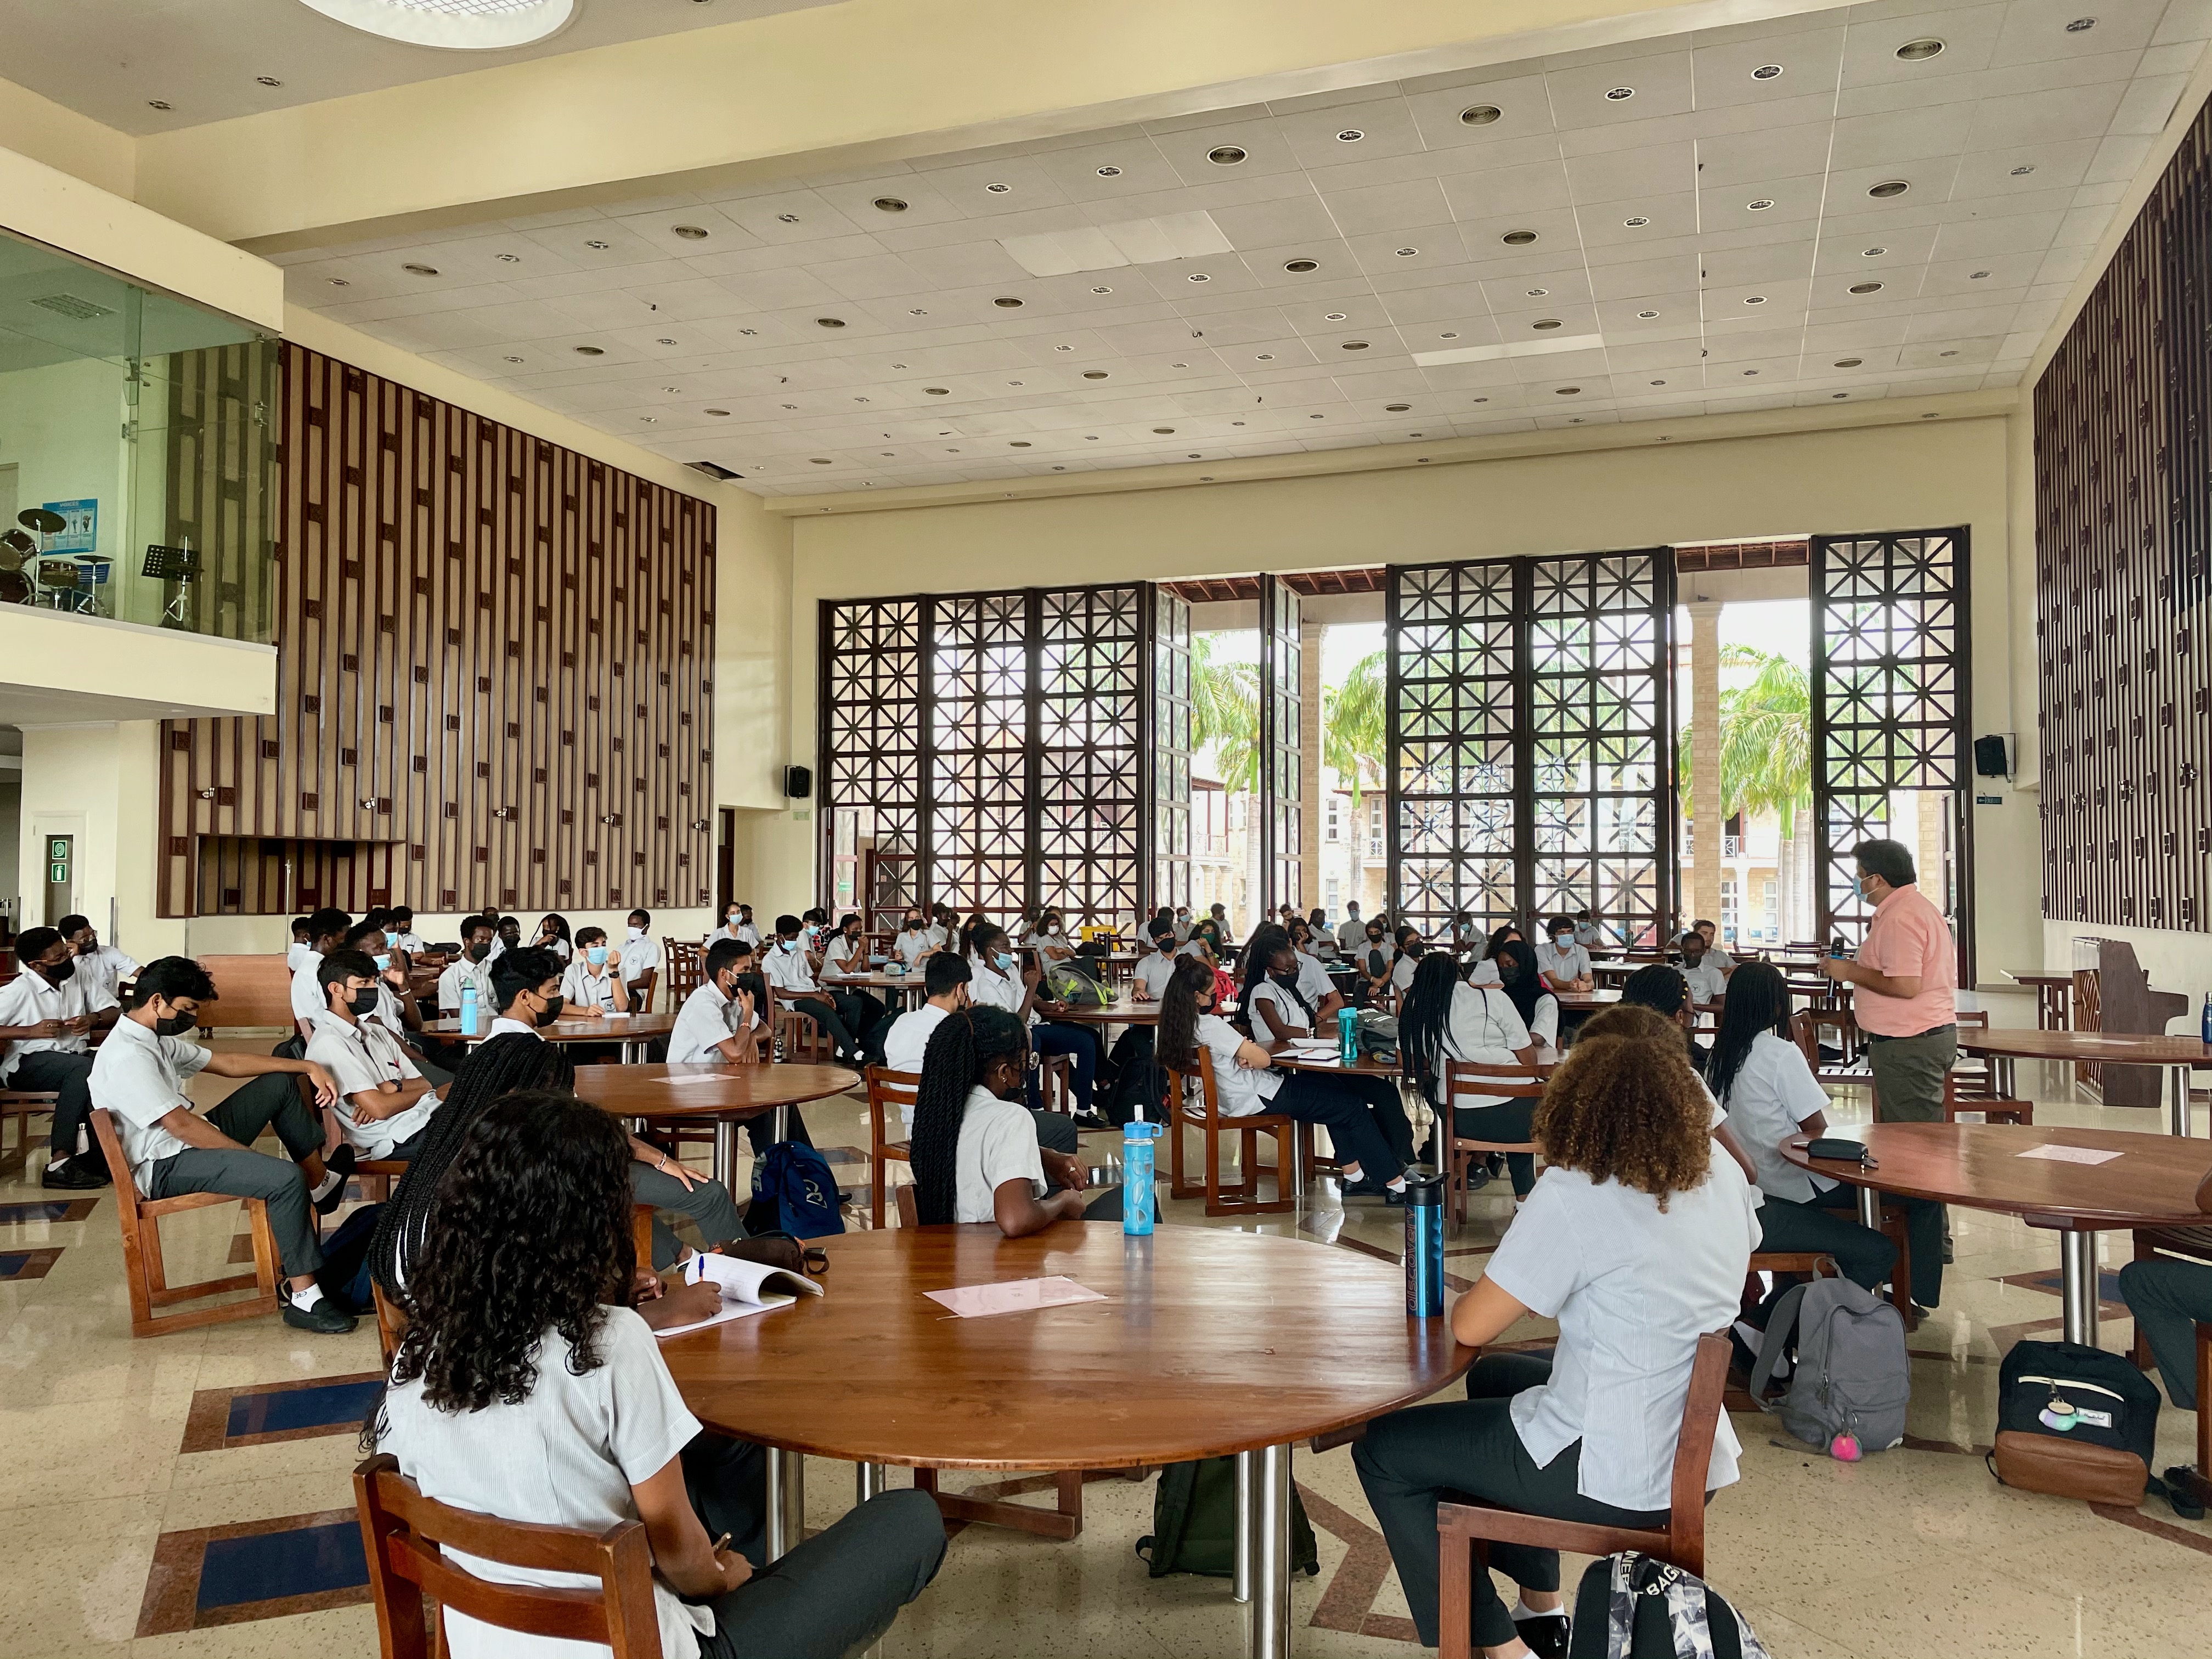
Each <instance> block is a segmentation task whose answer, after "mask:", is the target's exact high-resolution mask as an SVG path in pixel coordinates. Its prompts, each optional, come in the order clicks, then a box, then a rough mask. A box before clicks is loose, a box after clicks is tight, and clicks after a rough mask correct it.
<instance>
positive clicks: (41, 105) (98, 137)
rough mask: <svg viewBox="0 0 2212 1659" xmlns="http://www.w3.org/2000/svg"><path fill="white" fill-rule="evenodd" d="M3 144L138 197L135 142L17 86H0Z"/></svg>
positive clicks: (120, 193) (5, 83) (121, 193)
mask: <svg viewBox="0 0 2212 1659" xmlns="http://www.w3.org/2000/svg"><path fill="white" fill-rule="evenodd" d="M0 144H4V145H5V146H6V147H7V148H8V149H11V150H14V151H16V152H17V153H18V154H20V155H26V156H28V157H30V158H31V159H32V160H33V161H40V162H43V163H44V164H45V165H46V166H47V167H58V168H60V169H61V170H62V171H63V172H64V173H70V174H71V175H72V176H74V177H76V178H78V179H83V180H84V181H85V182H86V183H87V184H88V185H97V186H98V187H99V188H100V189H101V190H104V191H113V192H114V193H115V194H116V195H118V196H125V197H127V196H131V195H132V194H134V193H135V191H136V188H137V171H138V144H137V140H136V139H134V138H132V137H131V136H130V134H128V133H125V132H118V131H116V130H115V129H114V128H113V127H110V126H103V125H100V123H99V122H97V121H95V120H94V119H93V118H91V117H90V116H88V115H79V114H78V113H77V112H76V111H75V110H73V109H64V108H63V107H62V106H60V105H59V104H57V103H56V102H54V101H53V100H52V99H51V98H45V97H41V96H40V94H37V93H35V92H33V91H32V90H31V89H30V88H28V87H22V86H18V85H16V84H15V82H13V81H0ZM4 199H5V196H4V194H0V200H4Z"/></svg>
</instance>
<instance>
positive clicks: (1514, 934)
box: [1467, 921, 1528, 985]
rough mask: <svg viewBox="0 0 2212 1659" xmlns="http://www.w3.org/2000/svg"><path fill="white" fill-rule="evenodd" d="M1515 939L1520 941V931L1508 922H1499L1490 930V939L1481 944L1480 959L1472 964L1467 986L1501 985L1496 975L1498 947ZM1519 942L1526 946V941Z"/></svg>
mask: <svg viewBox="0 0 2212 1659" xmlns="http://www.w3.org/2000/svg"><path fill="white" fill-rule="evenodd" d="M1516 939H1521V930H1520V929H1519V928H1518V927H1515V926H1514V925H1513V924H1512V923H1511V922H1510V921H1503V922H1500V923H1498V926H1497V927H1493V928H1492V929H1491V932H1490V938H1489V939H1487V940H1486V941H1485V942H1484V944H1483V947H1482V959H1481V960H1480V962H1478V963H1475V964H1474V969H1473V971H1472V972H1470V973H1469V974H1468V976H1467V982H1468V984H1469V985H1497V984H1500V983H1502V982H1503V981H1501V980H1500V979H1499V977H1498V947H1499V946H1500V945H1506V944H1509V943H1510V942H1511V941H1513V940H1516ZM1521 942H1522V944H1526V943H1527V942H1528V941H1527V940H1525V939H1522V940H1521Z"/></svg>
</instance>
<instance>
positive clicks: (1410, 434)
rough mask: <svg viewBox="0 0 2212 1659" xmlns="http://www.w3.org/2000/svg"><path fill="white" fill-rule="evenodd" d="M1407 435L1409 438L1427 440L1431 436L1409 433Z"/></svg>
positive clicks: (1423, 433) (1421, 433) (1422, 433)
mask: <svg viewBox="0 0 2212 1659" xmlns="http://www.w3.org/2000/svg"><path fill="white" fill-rule="evenodd" d="M1427 436H1428V434H1427V433H1425V432H1408V433H1407V437H1408V438H1425V437H1427Z"/></svg>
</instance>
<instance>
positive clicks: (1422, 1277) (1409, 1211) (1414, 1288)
mask: <svg viewBox="0 0 2212 1659" xmlns="http://www.w3.org/2000/svg"><path fill="white" fill-rule="evenodd" d="M1449 1179H1450V1176H1448V1175H1445V1174H1443V1173H1442V1172H1439V1173H1437V1174H1436V1175H1432V1176H1419V1175H1414V1174H1413V1173H1412V1172H1410V1171H1408V1172H1407V1176H1406V1317H1407V1318H1408V1319H1437V1318H1440V1317H1442V1316H1443V1310H1444V1184H1445V1182H1448V1181H1449Z"/></svg>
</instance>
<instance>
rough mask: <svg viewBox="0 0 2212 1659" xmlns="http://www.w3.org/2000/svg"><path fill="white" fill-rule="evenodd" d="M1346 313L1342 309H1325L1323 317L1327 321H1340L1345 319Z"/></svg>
mask: <svg viewBox="0 0 2212 1659" xmlns="http://www.w3.org/2000/svg"><path fill="white" fill-rule="evenodd" d="M1344 315H1345V314H1344V313H1342V312H1340V311H1324V312H1323V313H1322V314H1321V319H1322V321H1323V322H1325V323H1340V322H1342V321H1343V320H1344Z"/></svg>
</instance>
